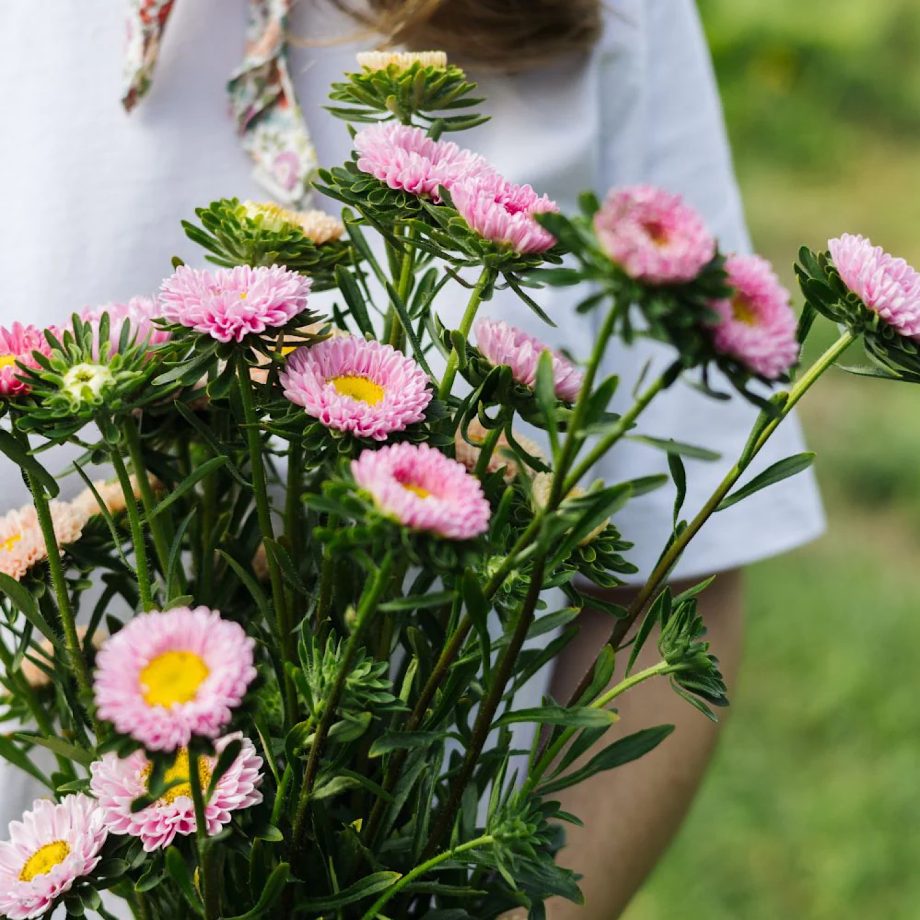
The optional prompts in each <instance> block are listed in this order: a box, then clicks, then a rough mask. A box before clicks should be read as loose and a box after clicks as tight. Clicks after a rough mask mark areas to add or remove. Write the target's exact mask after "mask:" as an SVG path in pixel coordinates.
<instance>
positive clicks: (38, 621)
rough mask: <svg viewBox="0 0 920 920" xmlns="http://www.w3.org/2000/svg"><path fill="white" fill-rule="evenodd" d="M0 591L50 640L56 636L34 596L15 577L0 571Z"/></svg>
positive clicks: (56, 639) (53, 639)
mask: <svg viewBox="0 0 920 920" xmlns="http://www.w3.org/2000/svg"><path fill="white" fill-rule="evenodd" d="M0 591H2V592H3V593H4V594H5V595H6V596H7V597H8V598H9V599H10V600H11V601H12V602H13V603H14V604H15V605H16V607H18V608H19V611H20V613H22V615H23V616H24V617H25V618H26V619H27V620H28V621H29V622H30V623H31V624H32V625H33V626H34V627H35V628H36V629H37V630H38V631H39V632H40V633H41V634H42V635H43V636H44V637H45V638H46V639H48V640H49V641H50V642H53V643H55V644H57V642H58V637H57V634H56V633H55V632H54V630H53V629H52V628H51V624H50V623H49V622H48V621H47V620H46V619H45V618H44V617H43V616H42V614H41V611H40V610H39V609H38V604H37V603H36V600H35V598H34V597H33V596H32V595H31V594H30V593H29V591H28V590H26V589H25V588H24V587H23V586H22V585H21V584H20V583H19V582H18V581H16V579H15V578H11V577H10V576H9V575H6V574H4V573H3V572H0Z"/></svg>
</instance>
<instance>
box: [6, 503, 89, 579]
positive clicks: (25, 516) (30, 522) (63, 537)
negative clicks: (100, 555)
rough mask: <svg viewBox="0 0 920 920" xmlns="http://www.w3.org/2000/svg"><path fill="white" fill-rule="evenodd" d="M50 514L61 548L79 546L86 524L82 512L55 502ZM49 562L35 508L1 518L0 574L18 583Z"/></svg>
mask: <svg viewBox="0 0 920 920" xmlns="http://www.w3.org/2000/svg"><path fill="white" fill-rule="evenodd" d="M50 510H51V523H52V526H53V527H54V535H55V537H56V538H57V544H58V547H59V548H61V549H63V548H64V547H65V546H66V545H67V544H68V543H76V541H77V540H79V539H80V537H81V536H82V534H83V527H84V526H85V525H86V521H87V515H86V513H85V512H84V510H83V508H81V507H80V506H78V505H74V504H70V503H68V502H60V501H52V502H51V503H50ZM47 558H48V548H47V546H46V545H45V538H44V535H43V534H42V530H41V527H40V526H39V524H38V515H37V513H36V511H35V508H34V507H33V506H32V505H23V507H22V508H17V509H14V510H13V511H7V513H6V514H4V515H3V517H0V572H3V573H4V575H9V576H10V578H15V579H16V580H17V581H19V580H21V579H22V578H23V577H24V576H25V574H26V573H27V572H28V571H29V569H31V568H32V567H33V566H34V565H37V564H38V563H39V562H43V561H44V560H45V559H47Z"/></svg>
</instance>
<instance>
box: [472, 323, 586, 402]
mask: <svg viewBox="0 0 920 920" xmlns="http://www.w3.org/2000/svg"><path fill="white" fill-rule="evenodd" d="M475 328H476V347H477V348H478V349H479V350H480V351H481V352H482V354H483V355H484V357H485V358H486V360H487V361H489V362H491V363H492V364H494V365H496V366H498V365H501V364H507V365H508V367H510V368H511V376H512V377H514V379H515V380H516V381H517V382H518V383H522V384H524V386H525V387H533V386H534V384H535V382H536V379H537V364H538V362H539V360H540V355H541V354H543V352H544V351H549V352H550V353H551V354H552V358H553V380H554V381H555V384H556V396H558V397H559V399H562V400H565V402H574V401H575V400H576V399H577V397H578V391H579V390H580V389H581V382H582V380H583V379H584V375H583V374H582V372H581V371H580V370H578V368H577V367H575V366H574V365H573V364H572V363H571V362H570V361H568V360H567V359H566V358H565V357H564V356H563V355H561V354H559V353H558V352H555V351H551V349H550V348H549V347H548V346H546V345H544V344H543V343H542V342H541V341H540V340H539V339H536V338H534V337H533V336H532V335H528V334H527V333H526V332H524V331H523V329H518V328H517V327H515V326H509V325H508V323H506V322H503V321H501V320H492V319H487V318H486V317H481V318H480V319H478V320H477V321H476V327H475Z"/></svg>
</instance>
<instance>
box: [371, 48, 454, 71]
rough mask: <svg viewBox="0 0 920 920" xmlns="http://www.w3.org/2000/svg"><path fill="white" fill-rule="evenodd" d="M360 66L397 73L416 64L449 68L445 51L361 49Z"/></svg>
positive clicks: (435, 67) (439, 68)
mask: <svg viewBox="0 0 920 920" xmlns="http://www.w3.org/2000/svg"><path fill="white" fill-rule="evenodd" d="M357 57H358V66H359V67H360V68H361V69H362V70H389V69H390V68H393V70H394V71H396V72H397V73H401V72H402V71H404V70H408V69H409V68H410V67H412V66H413V65H414V64H418V65H420V66H421V67H433V68H434V69H436V70H445V69H446V68H447V54H446V53H445V52H443V51H359V52H358V55H357Z"/></svg>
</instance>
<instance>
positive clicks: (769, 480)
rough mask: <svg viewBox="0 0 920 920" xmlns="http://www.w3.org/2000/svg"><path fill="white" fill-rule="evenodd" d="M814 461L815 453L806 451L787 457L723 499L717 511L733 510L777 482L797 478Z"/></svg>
mask: <svg viewBox="0 0 920 920" xmlns="http://www.w3.org/2000/svg"><path fill="white" fill-rule="evenodd" d="M814 459H815V455H814V453H812V452H811V451H805V452H804V453H801V454H794V455H793V456H791V457H786V458H785V460H780V461H778V462H777V463H774V464H773V465H772V466H769V467H767V469H765V470H764V471H763V472H762V473H760V474H759V475H757V476H755V477H754V478H753V479H752V480H751V481H750V482H749V483H748V484H747V485H744V486H742V487H741V488H740V489H738V490H737V491H735V492H732V494H731V495H728V496H726V497H725V498H724V499H722V501H721V503H720V504H719V507H718V508H716V511H724V510H725V509H726V508H731V506H732V505H735V504H737V503H738V502H740V501H743V500H744V499H745V498H747V497H748V496H750V495H753V494H754V493H755V492H759V491H760V490H761V489H765V488H767V486H772V485H775V484H776V483H777V482H782V481H783V480H784V479H789V477H790V476H795V475H796V474H798V473H801V472H803V471H804V470H807V469H808V468H809V467H810V466H811V465H812V463H813V462H814Z"/></svg>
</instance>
